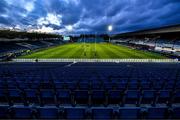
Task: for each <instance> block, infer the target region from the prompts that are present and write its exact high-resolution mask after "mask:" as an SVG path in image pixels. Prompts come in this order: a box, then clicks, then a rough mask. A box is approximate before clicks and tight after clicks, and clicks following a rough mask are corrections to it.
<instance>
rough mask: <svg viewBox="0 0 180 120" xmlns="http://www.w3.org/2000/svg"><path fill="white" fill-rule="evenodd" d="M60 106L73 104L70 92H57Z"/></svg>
mask: <svg viewBox="0 0 180 120" xmlns="http://www.w3.org/2000/svg"><path fill="white" fill-rule="evenodd" d="M57 101H58V104H72V103H71V93H70V91H69V90H57Z"/></svg>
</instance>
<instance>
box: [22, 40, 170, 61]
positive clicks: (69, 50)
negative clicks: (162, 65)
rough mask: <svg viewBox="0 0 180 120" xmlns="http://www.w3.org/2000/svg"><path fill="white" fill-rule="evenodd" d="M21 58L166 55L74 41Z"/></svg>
mask: <svg viewBox="0 0 180 120" xmlns="http://www.w3.org/2000/svg"><path fill="white" fill-rule="evenodd" d="M20 58H46V59H47V58H89V59H121V58H122V59H129V58H133V59H164V58H166V57H164V56H162V55H160V54H156V53H151V52H144V51H141V50H134V49H131V48H128V47H126V46H122V45H113V44H108V43H97V44H94V43H85V44H84V43H73V44H65V45H60V46H56V47H53V48H49V49H44V50H40V51H37V52H34V53H31V54H29V55H25V56H21V57H20Z"/></svg>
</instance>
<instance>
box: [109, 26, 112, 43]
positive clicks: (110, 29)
mask: <svg viewBox="0 0 180 120" xmlns="http://www.w3.org/2000/svg"><path fill="white" fill-rule="evenodd" d="M112 30H113V26H112V25H109V26H108V32H109V43H110V42H111V37H110V33H111V31H112Z"/></svg>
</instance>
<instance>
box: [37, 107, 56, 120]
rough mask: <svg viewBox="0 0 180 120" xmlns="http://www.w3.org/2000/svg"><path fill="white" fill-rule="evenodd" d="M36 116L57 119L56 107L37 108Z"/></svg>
mask: <svg viewBox="0 0 180 120" xmlns="http://www.w3.org/2000/svg"><path fill="white" fill-rule="evenodd" d="M37 113H38V115H37V116H38V118H39V119H58V118H59V112H58V108H56V107H54V106H45V107H38V108H37Z"/></svg>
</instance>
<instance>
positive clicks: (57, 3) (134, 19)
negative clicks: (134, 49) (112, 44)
mask: <svg viewBox="0 0 180 120" xmlns="http://www.w3.org/2000/svg"><path fill="white" fill-rule="evenodd" d="M179 6H180V0H18V1H17V0H0V24H3V25H6V26H12V25H14V26H15V25H20V26H22V27H26V26H32V27H34V28H38V27H42V26H44V27H48V28H52V29H53V30H55V31H56V32H59V33H63V32H65V33H66V32H67V29H68V25H71V26H73V31H72V32H73V33H84V32H86V33H95V32H98V33H106V32H107V26H108V25H113V28H114V29H113V33H119V32H126V31H135V30H140V29H148V28H153V27H161V26H164V25H172V24H180V13H179V11H180V7H179Z"/></svg>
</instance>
